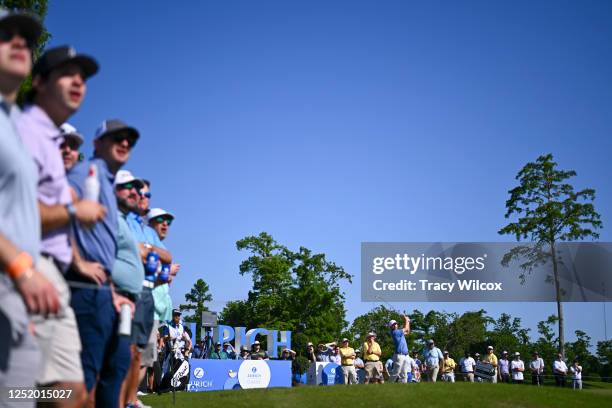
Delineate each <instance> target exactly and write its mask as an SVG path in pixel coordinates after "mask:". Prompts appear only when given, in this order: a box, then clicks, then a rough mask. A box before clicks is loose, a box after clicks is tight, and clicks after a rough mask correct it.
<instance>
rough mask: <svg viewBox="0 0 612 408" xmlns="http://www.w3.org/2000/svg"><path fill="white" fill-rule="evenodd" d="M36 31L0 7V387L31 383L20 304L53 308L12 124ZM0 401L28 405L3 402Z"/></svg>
mask: <svg viewBox="0 0 612 408" xmlns="http://www.w3.org/2000/svg"><path fill="white" fill-rule="evenodd" d="M41 31H42V28H41V26H40V23H39V22H38V21H36V20H35V19H33V18H32V17H29V16H28V15H26V14H22V13H11V12H8V11H7V10H4V9H0V185H1V186H2V188H1V189H0V299H2V302H0V331H1V333H2V334H3V335H2V336H0V387H10V386H13V387H15V386H19V387H26V386H30V387H31V386H34V376H33V375H32V371H33V370H34V369H36V367H37V366H38V364H39V362H40V354H39V351H38V349H37V347H36V345H35V343H34V341H33V339H32V338H31V336H30V333H29V331H28V316H27V313H26V308H27V311H29V312H31V313H40V314H43V315H47V314H49V313H51V314H54V313H57V310H58V307H59V301H58V298H57V293H56V291H55V289H54V288H53V286H52V285H51V283H50V282H49V281H47V279H45V278H44V277H43V276H42V275H41V274H40V273H39V272H38V271H36V269H35V268H34V263H35V262H36V261H37V260H38V254H39V246H40V216H39V213H38V208H37V201H36V182H37V176H36V167H35V165H34V162H33V161H32V160H31V158H30V157H29V156H28V154H27V153H26V151H25V149H24V148H23V145H22V144H21V140H20V137H19V136H18V135H17V133H16V131H15V127H14V122H15V119H16V117H17V116H18V115H19V108H17V107H16V106H15V100H16V98H17V92H18V90H19V86H20V85H21V82H22V81H23V80H24V79H25V78H26V77H27V76H28V74H29V73H30V69H31V66H32V59H31V58H32V57H31V55H32V46H33V45H34V44H35V42H36V41H37V39H38V37H39V36H40V33H41ZM3 397H4V396H3ZM0 405H2V406H19V407H24V406H33V405H34V403H33V402H31V403H27V402H21V401H18V402H13V401H8V400H3V401H0Z"/></svg>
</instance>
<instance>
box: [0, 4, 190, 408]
mask: <svg viewBox="0 0 612 408" xmlns="http://www.w3.org/2000/svg"><path fill="white" fill-rule="evenodd" d="M41 33H42V26H41V24H40V22H39V21H38V20H37V19H36V18H34V17H32V16H31V15H29V14H27V13H21V12H18V11H8V10H5V9H0V108H1V109H0V138H1V142H0V270H1V271H2V272H1V273H0V297H1V298H2V300H3V301H2V302H0V329H1V330H2V331H3V332H4V333H7V335H6V336H3V338H2V340H1V343H0V344H1V347H2V352H1V353H0V356H1V358H2V360H1V361H0V386H1V387H28V386H29V387H34V386H41V387H49V388H51V389H57V390H69V391H70V395H71V398H69V399H65V400H58V401H55V405H56V406H66V407H72V406H74V407H77V406H83V405H84V404H88V405H90V406H94V405H95V406H98V407H105V408H107V407H124V406H126V407H138V406H140V407H142V406H143V404H142V403H141V402H140V401H139V400H138V398H137V389H138V385H139V384H140V383H141V381H142V380H143V378H144V377H145V375H146V374H147V373H149V376H148V377H151V374H152V369H153V367H154V365H155V363H156V362H157V361H158V355H157V353H158V351H160V350H162V351H163V350H164V349H165V350H166V351H168V350H169V349H170V348H172V347H174V348H176V347H177V344H178V347H179V348H180V347H183V348H184V343H187V344H188V343H189V338H188V337H187V336H184V335H183V334H184V333H183V332H181V330H180V329H179V328H178V324H177V322H176V321H175V320H173V319H172V318H173V316H172V301H171V299H170V296H169V285H171V284H172V281H173V279H174V277H175V276H176V275H177V273H178V272H179V270H180V265H179V264H178V263H176V262H175V260H174V257H173V255H172V253H171V251H170V250H169V249H168V248H166V246H165V245H164V243H163V242H164V240H165V239H166V238H167V236H168V234H169V232H170V226H171V225H172V222H173V221H174V219H175V217H174V215H173V214H172V213H170V212H169V211H167V210H165V209H161V208H151V206H150V203H151V200H152V192H151V191H152V190H151V189H152V183H151V182H150V181H149V180H150V179H149V178H148V177H147V178H146V179H145V178H143V177H140V176H138V177H137V176H135V175H133V174H132V173H131V172H130V171H128V170H125V169H124V167H125V166H126V165H127V164H128V162H129V159H130V158H131V156H132V155H133V154H135V153H136V152H137V144H138V141H139V140H140V138H141V137H142V135H141V133H140V131H139V130H138V129H137V128H136V127H134V126H131V125H128V124H126V123H125V122H124V121H122V120H118V119H106V120H103V121H102V123H101V125H100V126H99V127H98V129H97V131H96V132H95V135H94V137H93V148H94V153H93V156H92V157H91V158H88V159H85V158H84V157H83V154H81V153H80V148H81V147H82V146H83V144H84V143H85V140H86V139H87V138H86V137H85V136H84V134H83V133H82V132H79V131H78V130H77V129H76V128H75V127H74V126H72V125H70V124H69V123H68V121H69V120H70V118H71V117H72V116H73V115H74V114H75V113H76V112H77V111H78V110H79V108H80V107H81V105H82V104H83V103H84V100H85V98H86V95H87V88H88V86H87V85H88V81H89V80H91V78H93V77H94V76H95V75H96V74H97V72H98V70H99V63H98V61H96V59H94V58H93V57H91V56H89V55H87V54H82V53H79V52H77V51H76V50H75V49H74V48H73V47H70V46H61V47H55V48H51V49H47V50H45V51H44V52H43V53H42V55H41V56H40V57H39V58H38V59H37V60H36V61H35V62H34V61H33V57H32V56H33V51H34V49H33V48H34V47H35V45H36V44H37V40H38V38H39V37H40V35H41ZM30 74H31V79H32V81H31V88H30V89H29V91H28V92H27V93H26V94H25V95H24V99H25V102H24V103H23V106H21V107H19V106H18V105H17V96H18V92H19V89H20V86H21V84H22V82H23V81H24V80H25V79H26V78H28V76H29V75H30ZM179 318H180V314H179ZM181 342H183V343H182V344H180V343H181ZM165 354H166V355H169V354H170V353H167V352H166V353H165ZM147 380H149V378H147ZM145 381H146V380H145ZM3 389H5V388H3ZM2 402H3V403H4V404H5V405H8V406H11V403H13V401H7V400H3V401H2ZM14 404H15V405H16V406H19V407H24V406H28V405H33V403H25V402H22V401H16V402H14Z"/></svg>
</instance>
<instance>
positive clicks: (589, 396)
mask: <svg viewBox="0 0 612 408" xmlns="http://www.w3.org/2000/svg"><path fill="white" fill-rule="evenodd" d="M592 385H593V386H592V387H590V388H589V389H584V390H582V391H573V390H572V389H559V388H554V387H539V388H538V387H534V386H531V385H512V384H469V383H468V384H466V383H462V382H459V383H455V384H449V383H440V382H438V383H436V384H430V383H423V384H384V385H353V386H349V387H347V386H342V385H336V386H331V387H322V386H319V387H316V386H303V387H295V388H273V389H257V390H234V391H208V392H177V393H176V405H175V406H176V407H181V408H182V407H185V408H189V407H206V408H209V407H225V408H227V407H232V408H238V407H287V408H301V407H315V408H327V407H334V408H337V407H350V408H356V407H368V408H372V407H396V406H397V407H399V406H401V407H410V406H415V405H418V406H420V407H453V408H456V407H475V408H481V407H487V408H495V407H504V408H506V407H551V408H562V407H568V408H570V407H571V408H576V407H612V385H610V386H609V385H608V384H605V383H593V384H592ZM142 401H143V402H144V403H145V404H147V405H152V406H153V407H154V408H161V407H172V406H174V405H173V403H172V394H171V393H170V394H164V395H161V396H157V395H151V396H146V397H143V398H142Z"/></svg>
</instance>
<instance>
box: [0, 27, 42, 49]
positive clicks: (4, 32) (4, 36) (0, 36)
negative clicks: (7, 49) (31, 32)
mask: <svg viewBox="0 0 612 408" xmlns="http://www.w3.org/2000/svg"><path fill="white" fill-rule="evenodd" d="M16 35H19V36H20V37H22V38H23V39H25V41H26V45H27V47H28V48H29V49H30V50H31V49H33V47H34V40H33V39H32V38H27V37H26V36H25V35H23V34H22V33H21V32H20V31H19V28H17V27H4V28H0V41H2V42H9V41H11V40H12V39H13V38H14V37H15V36H16Z"/></svg>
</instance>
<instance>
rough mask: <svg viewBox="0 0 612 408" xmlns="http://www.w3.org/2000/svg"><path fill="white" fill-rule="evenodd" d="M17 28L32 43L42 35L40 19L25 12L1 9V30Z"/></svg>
mask: <svg viewBox="0 0 612 408" xmlns="http://www.w3.org/2000/svg"><path fill="white" fill-rule="evenodd" d="M6 27H17V28H19V30H20V33H21V34H22V35H23V36H24V37H25V38H26V39H27V40H29V41H30V42H31V43H34V42H36V41H37V40H38V37H40V35H41V34H42V25H41V24H40V21H39V20H38V18H36V17H35V16H33V15H32V14H30V13H27V12H25V11H9V10H7V9H5V8H0V28H6Z"/></svg>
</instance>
